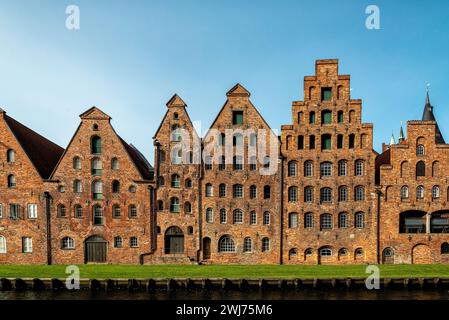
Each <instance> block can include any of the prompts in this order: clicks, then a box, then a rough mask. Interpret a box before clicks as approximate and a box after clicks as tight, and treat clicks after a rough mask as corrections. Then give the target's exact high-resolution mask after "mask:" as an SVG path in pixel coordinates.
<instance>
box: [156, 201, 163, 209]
mask: <svg viewBox="0 0 449 320" xmlns="http://www.w3.org/2000/svg"><path fill="white" fill-rule="evenodd" d="M157 210H159V211H162V210H164V201H162V200H158V201H157Z"/></svg>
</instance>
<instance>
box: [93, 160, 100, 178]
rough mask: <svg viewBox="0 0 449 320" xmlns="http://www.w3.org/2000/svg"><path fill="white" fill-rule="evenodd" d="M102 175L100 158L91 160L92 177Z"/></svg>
mask: <svg viewBox="0 0 449 320" xmlns="http://www.w3.org/2000/svg"><path fill="white" fill-rule="evenodd" d="M102 173H103V163H102V162H101V160H100V158H93V159H92V174H93V175H96V176H97V175H101V174H102Z"/></svg>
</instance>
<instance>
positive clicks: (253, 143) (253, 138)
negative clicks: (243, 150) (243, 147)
mask: <svg viewBox="0 0 449 320" xmlns="http://www.w3.org/2000/svg"><path fill="white" fill-rule="evenodd" d="M249 145H250V146H251V147H255V146H256V145H257V136H256V134H255V133H250V135H249Z"/></svg>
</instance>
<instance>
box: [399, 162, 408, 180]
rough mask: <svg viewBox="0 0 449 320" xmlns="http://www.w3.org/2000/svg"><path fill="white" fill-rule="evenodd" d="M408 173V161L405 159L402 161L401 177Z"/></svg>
mask: <svg viewBox="0 0 449 320" xmlns="http://www.w3.org/2000/svg"><path fill="white" fill-rule="evenodd" d="M407 173H408V162H407V161H403V162H402V163H401V178H404V177H406V176H407Z"/></svg>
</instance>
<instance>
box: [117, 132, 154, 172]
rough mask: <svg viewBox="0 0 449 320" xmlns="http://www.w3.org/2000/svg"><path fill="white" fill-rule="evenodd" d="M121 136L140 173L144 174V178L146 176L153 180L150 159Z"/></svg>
mask: <svg viewBox="0 0 449 320" xmlns="http://www.w3.org/2000/svg"><path fill="white" fill-rule="evenodd" d="M119 138H120V141H121V142H122V143H123V146H124V147H125V149H126V151H127V152H128V154H129V156H130V157H131V160H132V161H133V162H134V164H135V165H136V167H137V169H138V170H139V172H140V174H141V175H142V178H144V179H145V180H152V179H153V167H152V166H151V164H150V163H149V162H148V160H147V159H146V158H145V157H144V155H143V154H142V153H141V152H140V151H139V150H137V148H136V147H134V146H133V145H129V144H128V143H126V141H125V140H123V139H122V138H121V137H119Z"/></svg>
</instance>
